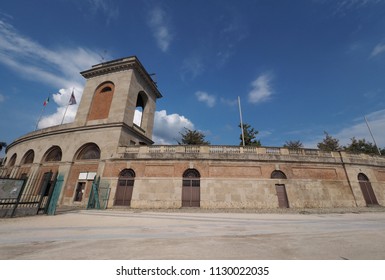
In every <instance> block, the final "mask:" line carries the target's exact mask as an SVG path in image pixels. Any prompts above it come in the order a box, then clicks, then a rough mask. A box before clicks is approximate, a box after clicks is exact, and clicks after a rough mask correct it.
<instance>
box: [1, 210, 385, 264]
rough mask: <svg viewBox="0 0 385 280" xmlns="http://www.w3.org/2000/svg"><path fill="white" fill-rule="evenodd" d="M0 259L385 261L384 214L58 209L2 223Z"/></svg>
mask: <svg viewBox="0 0 385 280" xmlns="http://www.w3.org/2000/svg"><path fill="white" fill-rule="evenodd" d="M0 259H1V260H28V259H38V260H48V259H50V260H51V259H53V260H57V259H60V260H105V259H112V260H150V259H155V260H161V259H168V260H178V259H179V260H186V259H202V260H209V259H217V260H226V259H228V260H230V259H234V260H236V259H242V260H246V259H247V260H258V259H259V260H260V259H262V260H296V259H299V260H308V259H310V260H327V259H330V260H338V259H359V260H374V259H380V260H384V259H385V209H384V208H383V207H378V208H353V209H332V210H330V209H322V210H321V209H318V210H317V209H316V210H314V209H313V210H310V209H302V210H293V209H288V210H280V209H276V210H215V211H212V210H203V209H188V210H184V209H179V210H133V209H131V210H74V209H61V210H60V211H59V212H58V214H57V215H55V216H45V215H39V216H33V217H21V218H12V219H10V218H7V219H0Z"/></svg>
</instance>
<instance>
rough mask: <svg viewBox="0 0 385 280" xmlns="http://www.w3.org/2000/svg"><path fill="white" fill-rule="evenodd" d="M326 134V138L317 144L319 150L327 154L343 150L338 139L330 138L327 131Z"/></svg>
mask: <svg viewBox="0 0 385 280" xmlns="http://www.w3.org/2000/svg"><path fill="white" fill-rule="evenodd" d="M324 134H325V138H324V139H323V140H322V142H319V143H318V144H317V147H318V149H320V150H321V151H326V152H335V151H340V150H341V149H342V147H341V146H340V144H339V140H338V139H337V138H334V137H332V136H330V135H329V133H327V132H326V131H324Z"/></svg>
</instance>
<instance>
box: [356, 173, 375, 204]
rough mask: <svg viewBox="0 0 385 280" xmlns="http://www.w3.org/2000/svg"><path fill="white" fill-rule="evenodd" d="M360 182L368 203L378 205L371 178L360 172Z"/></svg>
mask: <svg viewBox="0 0 385 280" xmlns="http://www.w3.org/2000/svg"><path fill="white" fill-rule="evenodd" d="M358 182H359V184H360V188H361V191H362V194H363V196H364V199H365V202H366V205H378V202H377V198H376V195H375V194H374V191H373V188H372V184H371V183H370V181H369V178H368V177H367V176H366V175H365V174H363V173H360V174H358Z"/></svg>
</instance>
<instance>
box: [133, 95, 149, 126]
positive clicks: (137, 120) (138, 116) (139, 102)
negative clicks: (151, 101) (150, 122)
mask: <svg viewBox="0 0 385 280" xmlns="http://www.w3.org/2000/svg"><path fill="white" fill-rule="evenodd" d="M147 101H148V97H147V95H146V93H145V92H144V91H140V92H139V93H138V96H137V98H136V105H135V114H134V124H136V125H137V126H139V127H142V125H143V123H142V121H143V113H144V111H145V108H146V104H147Z"/></svg>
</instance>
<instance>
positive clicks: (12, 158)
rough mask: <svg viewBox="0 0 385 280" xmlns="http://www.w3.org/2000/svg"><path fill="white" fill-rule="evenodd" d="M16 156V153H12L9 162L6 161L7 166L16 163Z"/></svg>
mask: <svg viewBox="0 0 385 280" xmlns="http://www.w3.org/2000/svg"><path fill="white" fill-rule="evenodd" d="M16 158H17V155H16V154H13V156H12V157H11V159H10V160H9V163H8V166H9V167H12V166H14V165H15V163H16Z"/></svg>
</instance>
